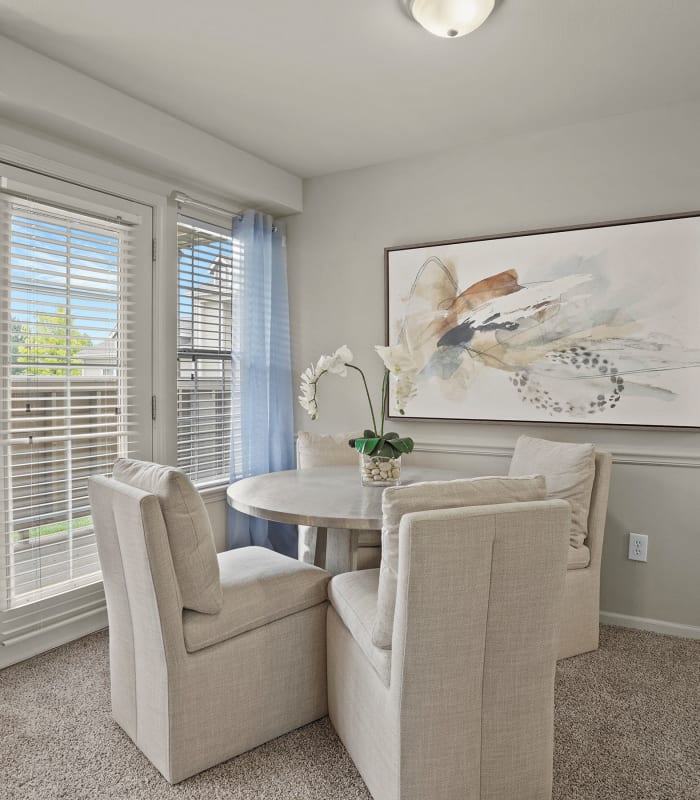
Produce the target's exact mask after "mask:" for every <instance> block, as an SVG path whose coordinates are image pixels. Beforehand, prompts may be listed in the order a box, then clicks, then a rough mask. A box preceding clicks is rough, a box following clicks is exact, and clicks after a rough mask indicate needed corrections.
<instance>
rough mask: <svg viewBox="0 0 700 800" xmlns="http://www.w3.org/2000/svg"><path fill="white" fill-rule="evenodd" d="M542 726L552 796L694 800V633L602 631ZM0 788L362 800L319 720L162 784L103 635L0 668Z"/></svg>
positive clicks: (77, 794) (698, 754)
mask: <svg viewBox="0 0 700 800" xmlns="http://www.w3.org/2000/svg"><path fill="white" fill-rule="evenodd" d="M555 733H556V750H555V756H554V794H553V798H554V800H583V798H585V800H700V642H698V641H690V640H686V639H676V638H672V637H668V636H658V635H656V634H651V633H643V632H639V631H631V630H626V629H623V628H603V630H602V634H601V648H600V650H598V651H597V652H595V653H591V654H588V655H584V656H578V657H576V658H572V659H568V660H567V661H563V662H560V664H559V670H558V676H557V690H556V731H555ZM0 797H1V798H2V800H20V798H21V799H22V800H25V799H26V800H52V799H53V798H70V800H81V799H82V798H90V799H91V800H92V799H93V798H94V799H95V800H99V799H101V798H135V800H142V799H144V800H145V798H149V800H150V799H151V798H153V799H154V800H156V799H157V798H182V800H200V798H201V800H204V799H205V798H206V800H216V798H231V799H232V800H280V798H285V799H289V800H370V795H369V793H368V792H367V790H366V788H365V786H364V784H363V782H362V779H361V778H360V776H359V775H358V773H357V771H356V769H355V767H354V766H353V764H352V762H351V761H350V758H349V757H348V755H347V753H346V752H345V750H344V749H343V746H342V745H341V743H340V741H339V740H338V738H337V736H336V735H335V733H334V731H333V729H332V727H331V725H330V723H329V721H328V719H327V718H326V719H323V720H320V721H319V722H316V723H314V724H312V725H308V726H306V727H305V728H302V729H300V730H298V731H294V732H293V733H290V734H287V735H286V736H282V737H281V738H279V739H276V740H275V741H273V742H269V743H268V744H266V745H263V746H262V747H259V748H258V749H257V750H254V751H252V752H250V753H246V754H244V755H242V756H239V757H238V758H235V759H232V760H231V761H228V762H226V763H225V764H222V765H220V766H218V767H214V768H213V769H210V770H207V772H204V773H202V774H201V775H197V776H195V777H194V778H190V779H189V780H187V781H185V782H184V783H181V784H179V785H178V786H175V787H171V786H169V785H168V784H167V783H166V782H165V781H164V780H163V778H161V776H160V774H159V773H158V772H157V771H156V770H155V769H154V768H153V767H152V766H151V764H150V763H149V762H148V761H147V760H146V759H145V758H144V757H143V756H142V755H141V753H140V752H139V751H138V750H137V749H136V748H135V747H134V745H133V744H132V743H131V741H130V740H129V739H128V738H127V737H126V735H124V734H123V733H122V732H121V730H120V729H119V728H118V727H117V726H116V724H115V723H114V722H112V719H111V717H110V712H109V668H108V662H107V635H106V634H105V633H98V634H94V635H93V636H88V637H87V638H85V639H81V640H80V641H77V642H73V643H72V644H69V645H66V646H65V647H62V648H59V649H58V650H55V651H53V652H51V653H47V654H45V655H43V656H39V657H37V658H34V659H32V660H30V661H27V662H25V663H23V664H18V665H16V666H14V667H10V668H8V669H6V670H3V671H2V672H0ZM426 800H433V799H432V798H426ZM465 800H466V799H465ZM503 800H518V799H517V798H503Z"/></svg>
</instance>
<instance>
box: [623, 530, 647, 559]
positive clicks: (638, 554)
mask: <svg viewBox="0 0 700 800" xmlns="http://www.w3.org/2000/svg"><path fill="white" fill-rule="evenodd" d="M648 545H649V537H648V536H647V535H646V534H645V533H630V542H629V550H628V552H627V558H629V560H630V561H646V560H647V548H648Z"/></svg>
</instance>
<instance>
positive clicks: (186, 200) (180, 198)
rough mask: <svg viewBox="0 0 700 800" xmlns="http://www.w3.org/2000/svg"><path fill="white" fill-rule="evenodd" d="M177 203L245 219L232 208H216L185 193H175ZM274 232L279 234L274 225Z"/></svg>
mask: <svg viewBox="0 0 700 800" xmlns="http://www.w3.org/2000/svg"><path fill="white" fill-rule="evenodd" d="M175 202H176V203H177V204H178V205H187V206H196V207H197V208H202V209H204V210H205V211H213V212H214V213H215V214H223V215H224V216H225V217H233V219H243V214H242V213H241V212H240V211H233V210H232V209H230V208H222V207H221V206H215V205H212V204H211V203H205V202H204V201H203V200H195V199H194V198H193V197H190V196H189V195H188V194H185V193H184V192H175ZM272 230H273V232H275V233H276V232H277V226H276V225H273V227H272Z"/></svg>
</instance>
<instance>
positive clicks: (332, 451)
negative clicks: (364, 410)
mask: <svg viewBox="0 0 700 800" xmlns="http://www.w3.org/2000/svg"><path fill="white" fill-rule="evenodd" d="M359 435H360V434H359V433H357V432H355V433H334V434H325V433H309V432H308V431H299V433H298V434H297V469H309V468H311V467H347V466H356V465H357V464H359V455H358V453H357V450H353V449H352V448H351V447H350V445H349V444H348V440H350V439H353V438H355V437H356V436H359Z"/></svg>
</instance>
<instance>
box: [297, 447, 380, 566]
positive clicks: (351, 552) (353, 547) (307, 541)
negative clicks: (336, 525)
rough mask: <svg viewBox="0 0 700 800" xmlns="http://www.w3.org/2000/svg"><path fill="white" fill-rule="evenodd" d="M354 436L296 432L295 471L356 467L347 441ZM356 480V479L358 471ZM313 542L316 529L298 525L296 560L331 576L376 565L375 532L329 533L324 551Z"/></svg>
mask: <svg viewBox="0 0 700 800" xmlns="http://www.w3.org/2000/svg"><path fill="white" fill-rule="evenodd" d="M356 436H358V434H357V433H356V432H351V433H336V434H322V433H309V432H307V431H300V432H299V434H298V435H297V469H309V468H311V467H333V466H335V467H358V463H359V457H358V454H357V451H356V450H353V449H352V448H351V447H349V446H348V440H349V439H352V438H353V437H356ZM357 480H358V481H359V480H360V476H359V468H358V476H357ZM316 543H317V542H316V528H311V527H309V526H307V525H299V560H300V561H304V562H305V563H307V564H314V563H316V564H319V565H320V566H322V567H325V568H326V569H327V570H328V571H329V572H330V573H331V574H333V575H336V574H338V573H339V572H349V571H351V570H353V569H370V568H373V567H378V566H379V559H380V556H381V539H380V533H379V531H348V530H340V529H338V530H332V532H331V531H329V532H328V533H327V538H326V550H325V552H320V551H319V552H317V549H316Z"/></svg>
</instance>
